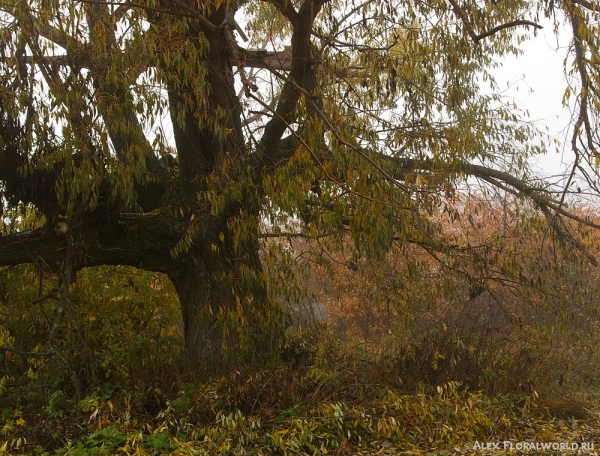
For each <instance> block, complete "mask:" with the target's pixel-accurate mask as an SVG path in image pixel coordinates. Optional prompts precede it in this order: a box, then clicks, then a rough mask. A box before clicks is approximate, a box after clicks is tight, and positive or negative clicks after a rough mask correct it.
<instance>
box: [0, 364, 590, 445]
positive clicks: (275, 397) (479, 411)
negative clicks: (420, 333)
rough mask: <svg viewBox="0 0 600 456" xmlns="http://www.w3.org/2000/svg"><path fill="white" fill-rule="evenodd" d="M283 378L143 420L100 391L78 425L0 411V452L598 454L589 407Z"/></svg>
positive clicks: (59, 410) (207, 389)
mask: <svg viewBox="0 0 600 456" xmlns="http://www.w3.org/2000/svg"><path fill="white" fill-rule="evenodd" d="M294 374H295V372H294V370H293V369H291V368H287V367H284V368H282V367H278V368H272V369H267V370H263V371H260V372H254V373H252V374H241V373H238V374H236V375H234V376H230V377H228V378H223V379H220V380H219V381H214V382H212V383H210V384H203V385H195V386H187V387H186V388H184V390H183V391H181V392H180V393H179V395H178V396H177V397H176V398H174V399H172V400H169V401H166V403H165V406H164V407H163V408H162V410H160V411H159V412H158V413H156V415H155V416H154V417H151V416H143V415H140V414H136V413H134V412H133V411H132V408H131V404H128V402H127V401H128V399H127V398H124V400H120V401H116V400H115V401H114V402H113V401H112V400H111V399H110V398H108V397H107V396H105V395H102V394H100V393H98V394H93V395H91V396H88V397H86V398H85V399H84V400H83V401H82V403H81V407H80V412H79V416H77V414H76V412H75V411H74V410H73V408H72V407H71V409H69V408H68V406H67V405H63V406H60V405H57V406H56V407H55V408H54V409H46V410H45V411H44V412H45V413H44V414H38V415H37V416H36V415H33V414H29V411H28V410H18V409H15V410H4V411H3V418H2V419H3V434H4V436H3V444H2V446H1V454H17V453H27V454H37V455H42V454H58V455H87V454H92V455H112V454H137V455H143V454H149V455H163V454H173V455H230V454H231V455H272V454H281V455H284V454H290V455H320V454H336V455H386V454H414V455H426V454H427V455H431V454H439V455H446V454H447V455H451V454H476V455H479V454H480V455H484V454H590V453H593V450H594V449H596V450H597V449H598V448H600V424H598V423H599V422H600V419H599V417H600V413H599V412H598V410H597V408H596V406H595V404H594V402H593V401H591V400H590V401H587V402H583V401H580V400H576V399H568V398H563V399H561V400H558V399H557V398H556V397H555V398H546V399H544V398H538V397H537V394H536V393H535V392H533V393H529V394H520V395H513V396H498V397H489V396H486V395H484V394H483V393H481V392H474V391H469V390H468V389H465V388H463V387H462V386H461V385H460V383H458V382H449V383H446V384H444V385H441V386H439V387H437V388H435V389H432V390H431V391H429V392H425V389H424V388H423V389H422V391H420V392H418V391H417V392H414V393H412V394H407V393H400V392H399V390H395V391H394V390H392V389H386V388H385V386H384V385H371V384H368V383H363V382H362V381H361V379H360V378H356V377H353V376H352V375H345V376H344V375H340V373H339V372H338V375H329V376H328V375H321V374H323V372H319V371H317V370H316V369H314V368H312V369H307V370H304V371H303V375H297V377H296V378H295V379H294ZM330 374H331V373H330ZM302 395H303V396H304V400H298V399H299V397H300V396H302ZM67 404H68V403H67ZM584 444H585V446H584ZM593 444H595V447H594V448H592V445H593ZM544 445H546V446H544ZM561 445H562V446H561ZM588 450H590V451H588Z"/></svg>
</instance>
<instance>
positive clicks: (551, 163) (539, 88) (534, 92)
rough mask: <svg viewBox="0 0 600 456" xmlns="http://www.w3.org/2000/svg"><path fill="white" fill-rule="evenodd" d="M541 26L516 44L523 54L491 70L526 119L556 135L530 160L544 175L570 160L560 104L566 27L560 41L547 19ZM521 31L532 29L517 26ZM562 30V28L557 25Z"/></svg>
mask: <svg viewBox="0 0 600 456" xmlns="http://www.w3.org/2000/svg"><path fill="white" fill-rule="evenodd" d="M542 25H543V26H544V28H543V29H542V30H539V31H538V33H537V36H535V37H534V36H532V37H531V39H530V40H528V41H526V42H525V43H523V44H521V45H520V48H521V49H522V50H523V51H524V54H523V55H522V56H519V57H509V58H506V59H504V60H502V62H503V67H502V68H499V69H497V70H495V71H494V74H495V76H496V80H497V82H498V85H499V87H500V88H501V89H503V88H507V90H506V95H508V96H510V97H512V98H514V100H515V102H516V103H517V105H518V106H519V107H521V108H522V109H527V110H528V111H529V114H530V120H532V121H534V122H535V123H536V125H537V126H538V128H539V129H540V130H542V131H546V132H547V133H548V134H549V135H550V136H551V137H553V138H557V139H558V140H559V141H560V143H561V145H560V147H559V152H557V151H556V147H554V146H552V147H549V150H548V153H547V154H546V155H544V156H540V157H538V158H537V159H535V160H533V161H532V164H533V165H534V167H535V168H536V169H539V170H540V172H541V173H542V174H544V175H553V174H558V173H561V172H563V171H564V170H565V168H566V167H567V166H568V165H569V164H570V163H571V162H572V154H571V152H570V149H569V140H567V139H566V135H567V134H569V135H570V131H569V130H568V126H569V122H570V118H571V116H570V112H569V110H568V109H567V108H565V107H563V106H562V98H563V94H564V92H565V88H566V86H567V83H566V79H565V76H564V60H565V57H566V56H567V52H568V45H569V38H570V37H569V31H568V30H564V32H563V33H562V37H559V40H560V42H557V37H556V35H555V34H554V32H553V24H552V23H551V22H550V21H544V22H542ZM521 30H522V32H521V33H528V34H532V32H530V31H528V30H525V29H521ZM561 30H563V29H561Z"/></svg>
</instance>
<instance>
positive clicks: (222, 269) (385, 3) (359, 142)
mask: <svg viewBox="0 0 600 456" xmlns="http://www.w3.org/2000/svg"><path fill="white" fill-rule="evenodd" d="M599 9H600V8H598V4H596V3H592V2H588V1H585V0H578V1H574V0H573V1H568V0H564V1H562V0H553V1H543V0H540V1H523V0H502V1H486V2H482V1H474V0H432V1H427V2H422V1H406V2H395V1H393V0H357V1H354V0H352V1H344V0H249V1H244V2H240V1H239V0H237V1H236V0H124V1H108V0H3V1H2V2H0V10H1V12H0V20H1V21H2V24H1V29H0V43H1V44H0V79H1V81H2V83H1V85H0V196H1V198H2V203H1V205H2V208H3V211H4V214H5V215H4V217H3V219H2V223H3V225H4V228H3V230H2V235H1V236H0V266H10V265H16V264H21V263H36V264H38V265H40V267H42V265H43V267H44V268H49V269H51V270H52V271H53V272H54V273H55V274H56V275H55V277H61V280H60V283H62V284H63V285H62V287H63V288H64V290H63V299H62V300H61V301H60V303H59V304H57V315H60V314H61V312H63V306H64V299H67V298H68V296H67V294H68V284H69V283H70V282H72V281H73V280H74V277H75V273H76V272H77V271H78V270H80V269H82V268H86V267H92V266H97V265H107V264H108V265H132V266H135V267H138V268H142V269H145V270H150V271H159V272H163V273H165V274H166V275H167V276H168V277H169V279H170V280H171V281H172V282H173V284H174V285H175V288H176V290H177V293H178V295H179V299H180V301H181V308H182V312H183V319H184V324H185V342H186V345H187V355H188V359H189V362H190V363H191V365H192V366H193V367H194V368H195V369H196V370H197V371H199V372H200V373H202V372H205V373H206V372H214V371H218V370H222V369H226V368H227V367H229V366H232V365H233V364H235V363H237V362H240V361H258V360H265V359H269V358H271V357H272V356H273V355H274V353H275V352H276V350H277V346H278V339H279V336H280V334H281V327H282V321H283V319H282V313H281V311H280V310H278V309H279V307H278V306H277V304H276V299H274V297H276V296H277V295H279V296H280V295H281V289H282V288H281V287H285V286H286V284H287V282H286V280H287V276H286V273H285V270H284V262H283V260H282V259H281V257H280V256H279V257H274V256H273V255H270V254H269V253H268V252H267V251H266V250H265V249H266V247H268V246H269V245H276V244H275V243H273V242H272V240H269V242H268V243H266V244H265V243H264V240H265V239H269V238H272V237H276V236H288V237H291V236H298V235H302V236H308V237H311V238H314V239H318V240H319V242H329V239H334V240H335V237H336V236H338V237H339V236H350V237H351V238H352V239H353V240H354V248H355V250H356V255H373V256H377V255H381V254H383V253H384V252H385V251H386V250H387V249H389V248H391V247H392V246H397V245H399V246H403V245H408V244H410V243H414V244H419V245H421V246H423V247H424V248H426V249H429V250H431V251H440V252H442V254H444V255H451V254H452V251H453V250H455V249H460V250H461V251H463V252H464V250H465V249H467V248H468V247H469V246H466V245H457V244H456V243H453V244H450V243H448V242H445V240H444V233H443V231H442V230H441V229H440V226H439V223H440V221H441V220H442V219H443V217H445V216H447V215H450V216H458V211H457V208H456V206H457V205H458V203H456V204H455V205H454V206H453V201H455V200H454V199H453V195H454V194H456V192H457V191H462V190H461V189H464V188H466V186H465V185H464V184H465V182H468V184H469V186H472V185H473V184H474V183H475V182H476V181H478V182H480V183H481V184H482V185H484V186H487V187H488V189H491V188H498V189H501V190H502V191H503V192H509V193H513V194H516V195H520V196H522V201H528V202H529V203H530V204H533V205H534V206H535V207H536V208H537V209H538V210H539V211H540V213H541V214H543V215H544V216H545V217H546V219H547V220H548V224H549V226H551V227H552V228H553V232H554V233H555V234H556V235H557V236H558V238H560V239H561V240H562V241H563V242H566V243H570V244H571V245H573V246H576V247H578V248H580V249H582V251H584V252H585V250H584V248H583V247H582V244H581V243H580V242H579V241H578V240H577V239H576V237H574V236H573V235H571V233H570V231H569V229H570V228H569V227H572V223H566V221H567V220H568V219H569V218H572V219H576V221H578V222H580V223H588V224H590V223H591V222H587V221H585V220H579V219H578V218H577V217H576V216H575V215H572V214H571V213H570V212H568V211H567V209H566V202H567V201H569V199H568V198H566V192H564V193H562V194H561V193H553V191H555V189H554V188H553V187H549V186H548V185H546V183H544V182H541V181H538V180H535V179H533V178H532V177H531V175H530V173H529V172H528V171H527V169H525V165H526V163H527V157H528V156H529V155H531V154H533V153H537V152H541V151H543V148H544V145H543V144H544V143H543V142H542V140H541V138H540V137H537V134H536V132H535V130H534V128H533V127H532V126H531V125H530V124H528V123H526V122H525V121H524V120H523V119H521V117H520V114H519V111H517V110H516V109H514V108H513V105H512V103H508V104H507V103H505V102H504V101H503V100H502V98H501V96H500V95H499V93H500V91H499V90H498V88H497V86H496V84H495V82H494V80H493V78H492V76H491V75H490V74H489V71H490V68H493V67H494V65H496V62H497V61H498V60H499V59H500V58H501V57H502V56H503V55H506V54H507V53H516V52H518V50H519V44H520V43H521V42H522V40H523V39H525V38H526V37H528V36H531V37H533V36H534V35H535V31H536V29H538V28H540V25H539V24H538V21H540V20H542V19H544V18H546V19H545V20H546V21H547V22H550V23H551V22H552V21H554V24H555V25H556V30H558V31H561V33H563V32H564V31H565V30H567V31H568V33H570V34H571V47H570V49H569V52H570V54H569V55H568V56H567V60H566V66H565V68H566V72H567V74H568V75H569V81H570V86H569V89H568V92H567V94H570V95H571V99H570V103H571V106H573V107H574V118H573V122H572V126H571V136H570V138H569V141H568V143H569V144H570V148H571V149H572V150H573V152H574V154H575V157H576V159H575V166H574V167H573V173H572V174H571V176H568V178H569V182H568V183H567V184H570V183H571V181H572V180H573V179H575V176H576V174H577V172H576V171H577V170H580V171H583V172H584V175H585V176H587V178H588V179H589V188H596V182H595V169H596V168H595V166H596V163H595V160H597V159H598V152H597V148H598V139H599V138H598V134H599V133H598V132H599V131H600V130H599V129H598V126H597V125H596V124H595V122H596V121H597V114H598V108H599V101H598V100H599V98H600V93H599V91H598V82H599V74H600V55H599V53H598V46H599V42H598V37H599V36H600V34H599V33H598V19H599V15H598V12H597V11H598V10H599ZM557 90H563V89H561V88H557ZM536 138H537V139H536ZM571 138H572V139H571ZM589 165H591V166H589ZM567 187H569V185H567ZM587 188H588V187H586V189H587ZM456 201H464V200H463V199H457V200H456ZM19 210H20V211H22V212H21V213H23V214H24V213H27V214H32V213H33V214H34V217H36V220H37V222H38V223H37V225H36V228H35V229H32V230H29V231H19V230H17V228H16V226H17V224H18V223H20V219H19V216H18V214H19V213H20V212H19ZM462 210H464V207H461V211H462ZM444 213H447V215H444ZM15 214H17V215H16V216H15ZM30 217H31V215H30ZM11 221H12V222H11ZM21 226H22V225H21ZM267 228H268V229H267ZM283 239H285V237H283ZM327 245H328V247H329V248H335V247H336V245H337V246H342V245H343V244H342V243H341V242H340V243H338V244H336V243H335V242H333V241H332V242H329V244H327ZM407 252H408V251H407ZM592 261H593V260H592Z"/></svg>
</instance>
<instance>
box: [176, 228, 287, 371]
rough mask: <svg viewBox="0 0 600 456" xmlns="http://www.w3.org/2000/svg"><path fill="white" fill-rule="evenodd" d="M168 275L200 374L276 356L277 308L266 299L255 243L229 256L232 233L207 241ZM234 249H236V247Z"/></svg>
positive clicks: (189, 350) (190, 356)
mask: <svg viewBox="0 0 600 456" xmlns="http://www.w3.org/2000/svg"><path fill="white" fill-rule="evenodd" d="M198 244H199V245H194V246H193V247H192V248H191V250H190V251H189V252H188V253H187V256H186V258H185V267H184V268H183V269H182V270H181V271H179V272H178V273H175V274H171V275H170V276H169V277H170V279H171V280H172V282H173V284H174V285H175V288H176V290H177V293H178V295H179V300H180V302H181V309H182V313H183V322H184V337H185V344H186V352H187V359H188V362H189V363H190V366H191V368H192V369H193V370H194V371H195V372H196V373H197V374H199V375H200V376H205V375H209V374H218V373H223V372H226V371H227V370H229V369H230V368H231V367H232V366H234V365H239V364H240V363H257V362H258V363H266V362H269V361H272V360H274V359H275V357H276V354H277V349H278V346H277V343H278V339H279V337H278V336H279V335H280V334H281V326H280V322H281V311H280V308H279V307H278V306H276V305H275V304H274V303H272V302H270V301H269V299H268V297H267V291H266V285H265V282H264V279H263V277H262V266H261V263H260V258H259V253H258V248H257V245H255V244H254V243H253V242H249V243H247V244H246V245H245V246H244V249H243V250H244V251H243V254H239V253H238V254H237V255H232V253H233V249H232V245H233V241H232V237H231V236H229V235H227V237H226V238H225V239H224V241H220V239H219V238H218V237H217V241H216V242H215V241H214V240H212V242H211V240H205V241H204V242H202V243H198ZM236 250H237V251H238V252H239V250H240V249H236Z"/></svg>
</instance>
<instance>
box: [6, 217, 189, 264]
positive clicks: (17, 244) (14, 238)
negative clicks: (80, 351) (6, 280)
mask: <svg viewBox="0 0 600 456" xmlns="http://www.w3.org/2000/svg"><path fill="white" fill-rule="evenodd" d="M106 223H107V222H106V220H102V219H101V220H100V221H94V222H83V223H81V224H79V225H77V224H75V223H74V224H73V226H72V227H71V230H70V232H69V233H70V235H72V236H73V240H74V245H73V247H74V252H73V270H74V271H76V270H79V269H82V268H84V267H87V266H99V265H103V264H109V265H129V266H135V267H138V268H143V269H146V270H150V271H157V272H164V273H171V272H173V271H174V270H176V269H177V265H176V263H175V261H174V260H173V258H172V257H171V255H170V251H171V250H172V248H173V247H174V246H175V244H176V243H177V242H178V241H179V239H180V238H181V237H182V236H183V234H184V233H185V224H184V223H183V222H182V221H179V220H175V219H173V218H171V217H167V216H164V215H160V214H157V215H141V214H121V216H120V218H119V220H118V222H115V223H112V224H111V225H110V226H107V225H106ZM66 249H67V237H66V236H64V235H61V234H60V232H57V230H56V227H55V226H53V225H52V224H47V225H46V226H44V227H43V228H40V229H37V230H34V231H24V232H20V233H15V234H11V235H6V236H0V266H14V265H18V264H23V263H33V262H35V261H37V260H38V259H40V258H41V259H43V260H44V261H45V262H46V263H47V264H49V265H50V266H51V267H53V268H56V269H59V268H60V264H61V263H62V262H63V261H64V260H65V255H66Z"/></svg>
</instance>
